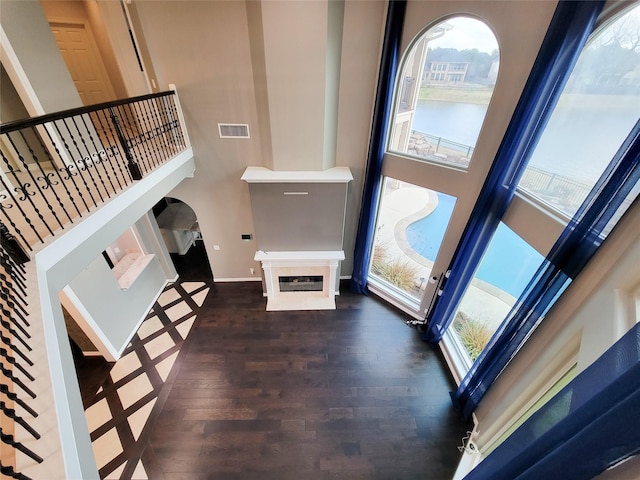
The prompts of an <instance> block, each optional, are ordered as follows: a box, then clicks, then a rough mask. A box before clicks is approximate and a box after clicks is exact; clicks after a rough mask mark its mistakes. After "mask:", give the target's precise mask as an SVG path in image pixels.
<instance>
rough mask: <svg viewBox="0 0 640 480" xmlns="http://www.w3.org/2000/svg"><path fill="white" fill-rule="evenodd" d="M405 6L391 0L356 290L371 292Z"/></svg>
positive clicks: (400, 0)
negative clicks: (379, 208)
mask: <svg viewBox="0 0 640 480" xmlns="http://www.w3.org/2000/svg"><path fill="white" fill-rule="evenodd" d="M406 7H407V2H406V0H398V1H394V0H392V1H390V2H389V7H388V10H387V21H386V25H385V32H384V40H383V44H382V55H381V59H380V73H379V75H378V85H377V90H376V100H375V105H374V109H373V120H372V126H371V139H370V141H369V152H368V155H367V167H366V170H365V177H364V187H363V193H362V203H361V206H360V218H359V220H358V231H357V234H356V243H355V248H354V252H353V272H352V274H351V282H350V288H351V291H353V292H355V293H361V294H367V293H368V289H367V276H368V275H369V264H370V263H371V249H372V246H373V237H374V234H375V231H374V230H375V223H376V214H377V211H378V203H379V199H380V188H381V185H382V161H383V158H384V151H385V146H386V139H387V132H388V131H389V119H390V116H391V106H392V105H393V89H394V84H395V80H396V73H397V71H398V62H399V59H400V54H401V52H400V41H401V39H402V26H403V24H404V13H405V10H406Z"/></svg>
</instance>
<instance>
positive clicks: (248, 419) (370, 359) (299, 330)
mask: <svg viewBox="0 0 640 480" xmlns="http://www.w3.org/2000/svg"><path fill="white" fill-rule="evenodd" d="M336 303H337V309H336V310H332V311H312V312H266V311H265V299H264V298H263V297H262V290H261V285H260V283H259V282H250V283H216V284H213V285H212V288H211V290H210V293H209V295H208V297H207V299H206V300H205V303H204V305H203V306H202V309H201V310H200V313H199V314H198V318H197V320H196V322H195V323H194V325H193V328H192V330H191V333H190V334H189V336H188V338H187V339H186V341H185V342H184V345H183V347H182V349H181V351H180V354H179V356H178V358H177V360H176V363H175V365H174V367H173V370H172V372H171V374H170V375H169V378H168V379H167V382H166V389H167V391H166V392H165V394H166V400H164V395H163V398H162V401H163V402H164V403H163V405H158V406H157V407H158V408H157V409H156V410H157V411H154V413H153V414H152V416H151V419H150V423H151V426H150V428H145V432H143V434H142V436H141V440H142V441H144V442H146V447H145V448H144V451H143V454H142V462H143V464H144V468H145V470H146V472H147V474H148V476H149V478H151V479H162V480H173V479H190V480H192V479H194V480H197V479H243V480H251V479H254V478H255V479H261V480H268V479H278V480H286V479H296V480H302V479H358V478H363V479H368V478H371V479H414V478H415V479H418V478H419V479H429V480H438V479H450V478H451V477H452V475H453V472H454V470H455V467H456V465H457V462H458V459H459V456H460V453H459V451H458V449H457V446H458V445H460V444H461V439H462V437H463V436H464V435H465V432H466V431H467V430H469V429H470V425H466V424H464V423H462V421H461V420H459V418H458V417H457V415H456V414H455V413H454V412H453V410H452V408H451V402H450V400H449V391H450V390H452V389H453V388H454V384H453V383H452V381H451V379H450V378H449V374H448V372H447V369H446V366H445V365H444V362H443V360H442V359H441V357H440V355H439V353H438V352H437V351H435V350H433V349H431V348H430V347H429V346H427V345H426V344H424V343H423V342H422V341H421V340H420V339H419V337H418V335H417V333H416V332H415V331H414V330H412V329H410V328H409V327H407V326H406V325H405V318H404V316H403V315H402V314H400V313H399V312H398V311H397V310H395V309H392V308H390V307H388V306H386V305H385V304H383V303H382V302H381V301H379V300H377V299H376V298H375V297H374V296H370V297H365V296H361V295H355V294H352V293H350V292H349V291H348V288H347V287H346V286H343V287H342V288H341V295H340V296H339V297H338V298H337V302H336Z"/></svg>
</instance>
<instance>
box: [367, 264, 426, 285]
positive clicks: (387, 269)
mask: <svg viewBox="0 0 640 480" xmlns="http://www.w3.org/2000/svg"><path fill="white" fill-rule="evenodd" d="M374 273H376V274H377V275H378V276H379V277H381V278H383V279H385V280H386V281H387V282H389V283H391V284H392V285H395V286H396V287H398V288H400V289H402V290H405V291H410V290H412V289H414V288H416V279H417V278H418V275H419V274H420V272H419V270H418V268H417V267H416V266H415V265H413V264H412V263H410V262H408V261H407V260H404V259H392V260H390V261H382V262H380V263H379V264H378V265H376V266H375V267H374Z"/></svg>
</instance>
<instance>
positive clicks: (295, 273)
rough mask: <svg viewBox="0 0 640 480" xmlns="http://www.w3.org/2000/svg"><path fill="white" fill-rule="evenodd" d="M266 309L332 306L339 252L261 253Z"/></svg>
mask: <svg viewBox="0 0 640 480" xmlns="http://www.w3.org/2000/svg"><path fill="white" fill-rule="evenodd" d="M254 258H255V260H257V261H260V262H261V263H262V269H263V271H264V284H265V290H266V292H265V294H264V295H265V296H266V297H267V311H276V310H331V309H335V308H336V302H335V296H336V295H337V294H338V293H337V281H338V277H337V269H338V265H339V262H340V261H341V260H344V252H342V251H319V252H318V251H308V252H304V251H302V252H298V251H296V252H263V251H259V252H257V253H256V255H255V257H254Z"/></svg>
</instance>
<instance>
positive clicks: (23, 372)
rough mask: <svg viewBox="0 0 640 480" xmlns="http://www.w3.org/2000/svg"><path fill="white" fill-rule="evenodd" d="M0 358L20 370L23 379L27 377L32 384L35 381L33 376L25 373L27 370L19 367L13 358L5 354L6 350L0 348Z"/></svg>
mask: <svg viewBox="0 0 640 480" xmlns="http://www.w3.org/2000/svg"><path fill="white" fill-rule="evenodd" d="M0 356H1V357H3V358H4V359H5V360H6V361H7V362H8V363H9V364H10V365H13V366H14V367H16V368H17V369H18V370H20V371H21V372H22V374H23V375H24V376H25V377H27V378H28V379H29V380H31V381H32V382H33V381H34V380H35V378H34V377H33V375H31V374H30V373H29V372H27V370H26V369H25V368H24V367H23V366H22V365H20V363H19V362H18V361H17V360H16V359H15V357H12V356H11V355H9V352H7V349H6V348H0Z"/></svg>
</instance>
